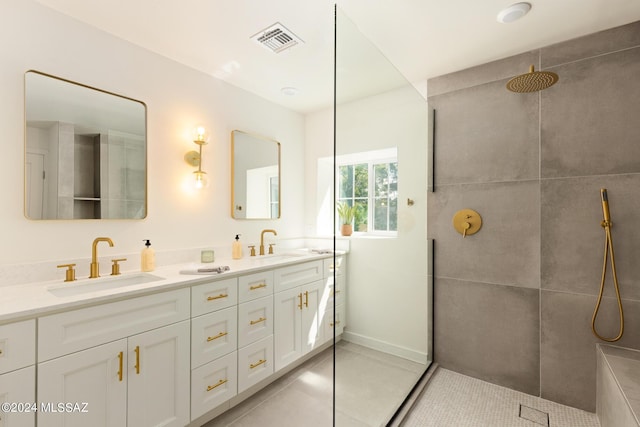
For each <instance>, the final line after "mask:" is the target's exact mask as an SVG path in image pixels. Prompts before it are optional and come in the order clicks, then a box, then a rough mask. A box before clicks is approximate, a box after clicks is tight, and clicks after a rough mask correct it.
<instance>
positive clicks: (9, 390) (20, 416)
mask: <svg viewBox="0 0 640 427" xmlns="http://www.w3.org/2000/svg"><path fill="white" fill-rule="evenodd" d="M35 402H36V367H35V366H29V367H28V368H22V369H20V370H17V371H13V372H9V373H8V374H4V375H0V403H35ZM16 409H18V408H16ZM35 425H36V412H35V411H33V410H31V411H30V412H3V411H0V427H34V426H35Z"/></svg>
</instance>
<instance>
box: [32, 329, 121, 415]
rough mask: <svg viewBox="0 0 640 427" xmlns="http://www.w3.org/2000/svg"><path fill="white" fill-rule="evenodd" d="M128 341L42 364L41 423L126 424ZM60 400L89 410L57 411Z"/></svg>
mask: <svg viewBox="0 0 640 427" xmlns="http://www.w3.org/2000/svg"><path fill="white" fill-rule="evenodd" d="M126 366H127V341H126V340H124V339H122V340H119V341H114V342H111V343H108V344H104V345H100V346H97V347H93V348H90V349H88V350H84V351H80V352H77V353H73V354H70V355H67V356H63V357H59V358H57V359H52V360H49V361H47V362H43V363H40V364H39V365H38V400H37V401H38V403H39V404H40V405H52V407H51V408H50V409H51V410H49V411H45V410H42V407H40V408H38V409H39V411H38V425H40V426H47V427H62V426H64V427H72V426H77V427H86V426H91V427H107V426H113V427H122V426H125V425H126V424H127V386H126V384H127V383H126V381H127V375H126V372H125V370H126ZM58 403H70V404H74V405H75V404H76V403H77V404H79V405H80V409H83V408H82V407H83V405H84V403H86V404H87V406H86V411H87V412H64V411H62V412H54V411H53V410H54V409H57V406H56V405H57V404H58Z"/></svg>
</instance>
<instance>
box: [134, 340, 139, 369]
mask: <svg viewBox="0 0 640 427" xmlns="http://www.w3.org/2000/svg"><path fill="white" fill-rule="evenodd" d="M134 351H135V352H136V374H139V373H140V346H139V345H137V346H136V349H135V350H134Z"/></svg>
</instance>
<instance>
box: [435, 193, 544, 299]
mask: <svg viewBox="0 0 640 427" xmlns="http://www.w3.org/2000/svg"><path fill="white" fill-rule="evenodd" d="M539 197H540V187H539V184H538V181H519V182H510V183H494V184H472V185H447V186H442V187H438V189H437V191H436V192H435V193H429V194H428V199H427V203H428V206H429V209H428V218H427V221H428V224H429V234H430V236H429V237H430V238H433V239H435V243H436V253H435V275H436V276H439V277H449V278H456V279H463V280H472V281H478V282H485V283H497V284H504V285H514V286H523V287H529V288H538V287H539V286H540V215H539V213H540V212H539V205H540V198H539ZM464 208H470V209H473V210H475V211H477V212H478V213H479V214H480V215H481V216H482V228H481V229H480V231H479V232H478V233H476V234H474V235H472V236H469V237H466V238H464V239H463V238H462V235H461V234H459V233H458V232H457V231H456V230H455V229H454V228H453V225H452V218H453V215H454V214H455V213H456V212H457V211H458V210H460V209H464Z"/></svg>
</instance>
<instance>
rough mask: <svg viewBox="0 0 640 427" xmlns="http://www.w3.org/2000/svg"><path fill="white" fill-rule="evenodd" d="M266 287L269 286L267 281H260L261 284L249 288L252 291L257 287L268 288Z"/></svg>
mask: <svg viewBox="0 0 640 427" xmlns="http://www.w3.org/2000/svg"><path fill="white" fill-rule="evenodd" d="M266 287H267V284H266V283H260V284H259V285H255V286H249V290H250V291H255V290H256V289H261V288H266Z"/></svg>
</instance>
